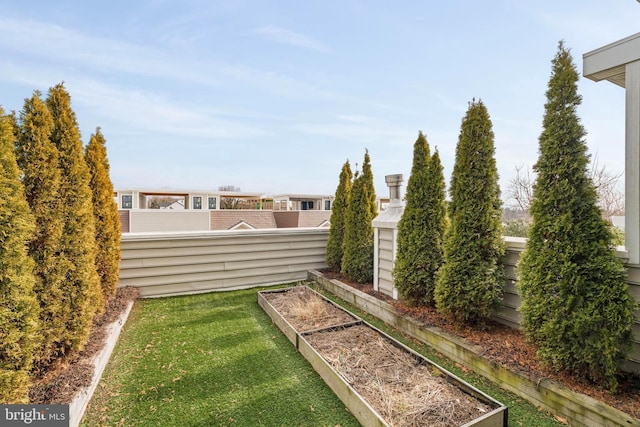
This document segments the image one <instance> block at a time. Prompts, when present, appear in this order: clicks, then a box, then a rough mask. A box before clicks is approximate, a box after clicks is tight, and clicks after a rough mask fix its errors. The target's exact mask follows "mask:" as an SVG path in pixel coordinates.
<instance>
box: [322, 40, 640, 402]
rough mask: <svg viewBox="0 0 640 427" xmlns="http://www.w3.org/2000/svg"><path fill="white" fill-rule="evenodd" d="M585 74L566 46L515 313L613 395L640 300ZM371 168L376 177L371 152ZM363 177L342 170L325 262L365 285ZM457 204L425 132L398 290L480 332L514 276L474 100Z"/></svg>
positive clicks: (491, 158)
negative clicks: (585, 106)
mask: <svg viewBox="0 0 640 427" xmlns="http://www.w3.org/2000/svg"><path fill="white" fill-rule="evenodd" d="M578 79H579V74H578V72H577V69H576V66H575V64H574V63H573V59H572V57H571V54H570V51H569V49H567V48H566V47H565V46H564V44H563V43H562V42H560V43H559V46H558V51H557V54H556V56H555V57H554V58H553V60H552V73H551V77H550V80H549V82H548V89H547V92H546V97H547V102H546V104H545V111H544V116H543V130H542V133H541V135H540V137H539V139H538V144H539V157H538V160H537V162H536V163H535V165H534V166H533V169H534V172H535V173H536V179H535V182H534V183H533V184H532V185H531V186H530V193H529V196H530V201H531V203H530V210H531V225H530V226H529V227H528V228H527V230H526V233H527V234H526V235H527V237H528V240H527V243H526V247H525V250H524V252H523V254H522V256H521V259H520V262H519V264H518V268H517V274H518V283H517V285H518V288H519V293H520V296H521V298H522V304H521V307H520V308H519V310H520V312H521V314H522V330H523V332H524V334H525V336H526V337H527V339H528V340H529V341H530V342H532V343H533V344H534V345H536V347H537V349H538V351H537V355H538V357H539V359H540V361H541V362H542V363H543V364H545V365H546V366H549V367H551V368H552V369H555V370H558V371H564V372H567V373H569V374H572V375H575V376H577V377H578V378H586V379H588V380H590V381H592V382H594V383H596V384H598V385H600V386H602V387H605V388H607V389H609V390H611V391H614V390H615V389H616V387H617V379H616V373H617V372H618V369H619V368H620V365H621V363H622V362H623V361H624V360H625V358H626V355H627V354H628V351H629V350H630V349H631V344H632V326H633V311H634V310H635V308H636V307H637V303H636V302H635V300H634V299H633V297H632V296H631V295H630V291H629V288H628V286H627V284H626V283H625V270H624V266H623V264H622V261H621V260H620V259H618V258H617V257H616V255H615V253H614V251H613V250H612V249H613V242H614V237H615V236H614V234H613V231H612V229H611V226H610V224H609V223H608V222H607V220H606V218H605V217H604V216H603V212H602V210H601V208H600V207H599V205H598V198H597V193H596V190H597V187H596V185H595V184H594V175H593V173H592V172H590V170H589V159H590V156H589V154H588V150H587V146H586V142H585V138H584V137H585V134H586V133H585V130H584V128H583V127H582V125H581V123H580V120H579V118H578V116H577V112H576V110H577V107H578V105H579V104H580V102H581V96H580V95H579V94H578V93H577V82H578ZM365 164H367V167H368V168H369V170H370V165H369V157H368V153H367V155H366V157H365ZM364 170H365V167H364V165H363V174H362V175H360V176H358V174H357V173H356V177H355V178H354V179H353V180H352V174H351V170H350V165H349V162H348V161H347V162H346V163H345V164H344V166H343V168H342V171H341V173H340V179H339V185H338V187H337V189H336V194H335V201H334V204H333V208H332V214H331V228H330V232H329V239H328V242H327V264H328V265H329V266H330V267H331V268H332V269H334V270H336V271H340V272H342V273H343V274H344V275H345V276H346V277H347V279H349V280H352V281H356V282H360V283H366V282H370V281H371V278H372V277H373V263H372V259H373V230H372V226H371V220H372V219H373V217H372V216H371V215H372V211H371V208H370V203H371V201H370V200H369V199H368V196H369V195H370V194H371V193H367V191H373V190H369V189H368V187H365V186H364V182H363V181H364V179H365V178H364V177H365V173H364ZM367 185H368V184H367ZM371 185H372V184H371ZM527 190H529V188H527ZM449 197H450V200H449V201H448V202H447V201H446V200H445V181H444V177H443V173H442V165H441V162H440V157H439V153H438V151H437V150H436V151H435V152H434V154H433V155H432V154H431V153H430V147H429V144H428V142H427V139H426V137H425V136H424V135H423V134H422V132H420V133H419V135H418V138H417V140H416V142H415V144H414V146H413V165H412V169H411V175H410V178H409V182H408V185H407V191H406V195H405V203H406V205H405V209H404V212H403V215H402V218H401V219H400V221H399V223H398V232H397V251H396V257H395V263H394V269H393V280H394V286H395V287H396V288H397V289H398V291H399V294H400V297H401V298H402V299H404V300H406V301H407V302H408V303H410V304H413V305H426V306H432V307H435V309H436V310H437V311H438V312H440V313H442V314H443V315H445V316H447V317H448V318H449V319H450V320H451V321H453V322H457V323H460V324H467V325H470V326H472V327H484V326H485V324H486V322H487V321H488V320H489V318H490V317H491V316H492V315H493V314H495V312H496V310H497V308H498V305H499V303H500V301H501V300H502V296H503V292H504V286H505V282H506V277H505V272H504V268H503V257H504V255H505V244H504V241H503V239H502V234H503V226H502V202H501V198H500V188H499V184H498V172H497V167H496V161H495V148H494V133H493V129H492V123H491V119H490V116H489V113H488V110H487V108H486V106H485V105H484V103H483V102H482V101H480V100H478V101H476V100H475V99H474V100H473V101H472V102H470V103H469V108H468V110H467V113H466V115H465V116H464V118H463V120H462V124H461V129H460V133H459V137H458V143H457V146H456V153H455V163H454V168H453V172H452V175H451V180H450V183H449ZM605 214H606V213H605ZM355 252H358V253H359V254H358V255H357V256H355V255H354V253H355ZM354 260H357V261H354ZM354 264H355V266H357V267H358V268H355V267H354Z"/></svg>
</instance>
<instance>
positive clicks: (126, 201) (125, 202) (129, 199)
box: [122, 194, 133, 209]
mask: <svg viewBox="0 0 640 427" xmlns="http://www.w3.org/2000/svg"><path fill="white" fill-rule="evenodd" d="M132 207H133V196H132V195H130V194H127V195H123V196H122V209H131V208H132Z"/></svg>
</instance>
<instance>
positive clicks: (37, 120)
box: [0, 83, 120, 403]
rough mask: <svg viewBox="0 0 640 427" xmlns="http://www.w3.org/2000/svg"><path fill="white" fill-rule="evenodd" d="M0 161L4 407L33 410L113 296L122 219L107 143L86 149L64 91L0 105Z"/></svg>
mask: <svg viewBox="0 0 640 427" xmlns="http://www.w3.org/2000/svg"><path fill="white" fill-rule="evenodd" d="M0 163H1V166H2V167H1V172H0V403H28V401H29V394H28V393H29V387H30V386H31V384H32V381H33V380H34V379H35V378H38V377H42V376H43V375H44V374H45V373H46V372H47V370H48V369H49V368H50V367H51V366H52V365H53V364H55V363H56V362H57V361H60V360H63V359H64V358H66V357H70V356H72V355H74V354H77V352H79V351H80V350H82V348H83V347H84V345H85V344H86V342H87V339H88V337H89V332H90V328H91V325H92V322H93V319H94V317H95V316H96V315H97V314H98V313H101V312H102V311H103V310H104V307H105V304H106V302H108V301H109V300H110V299H111V298H112V297H113V296H114V295H115V292H116V287H117V284H118V275H119V263H120V220H119V218H118V210H117V205H116V203H115V201H114V199H113V184H112V183H111V179H110V176H109V162H108V160H107V151H106V141H105V138H104V136H103V134H102V132H101V130H100V128H97V129H96V131H95V133H94V134H92V135H91V137H90V138H89V142H88V144H87V145H86V146H83V143H82V140H81V137H80V130H79V126H78V123H77V120H76V116H75V113H74V112H73V110H72V108H71V96H70V95H69V93H68V92H67V90H66V88H65V87H64V84H63V83H60V84H57V85H55V86H53V87H51V88H50V89H49V91H48V93H47V97H46V98H45V99H43V97H42V94H41V93H40V92H38V91H35V92H34V93H33V95H32V96H31V97H30V98H27V99H25V101H24V105H23V108H22V110H21V111H20V112H19V114H16V113H10V114H7V113H5V111H4V110H3V109H2V108H1V107H0Z"/></svg>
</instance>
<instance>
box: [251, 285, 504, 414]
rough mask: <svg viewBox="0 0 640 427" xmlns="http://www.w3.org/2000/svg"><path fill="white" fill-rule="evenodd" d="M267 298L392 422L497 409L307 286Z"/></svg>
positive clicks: (372, 405)
mask: <svg viewBox="0 0 640 427" xmlns="http://www.w3.org/2000/svg"><path fill="white" fill-rule="evenodd" d="M262 296H263V298H264V299H266V300H267V301H268V302H269V304H271V306H272V307H273V308H274V309H275V310H276V311H277V312H278V313H279V314H280V315H281V316H282V317H283V318H285V319H286V320H287V322H288V323H289V324H290V325H291V326H292V327H293V328H294V329H295V330H296V331H297V332H299V333H304V332H305V331H309V332H308V333H306V334H305V340H306V341H307V342H308V343H309V344H310V345H311V346H312V347H313V348H314V349H315V350H316V351H317V352H318V353H319V354H321V355H322V357H323V358H324V359H325V361H326V362H327V363H329V364H330V365H331V366H332V367H333V368H334V369H335V370H336V371H337V372H338V373H340V374H341V376H342V378H343V379H344V380H345V381H346V382H347V383H348V384H349V385H350V386H351V387H353V388H354V389H355V390H356V391H357V392H358V393H359V394H360V396H362V398H363V399H364V400H365V401H366V402H367V403H369V405H371V407H373V408H374V409H375V410H376V412H377V413H378V414H380V416H381V417H382V418H383V419H384V420H385V421H387V422H388V423H389V424H390V425H393V426H396V427H414V426H433V427H449V426H459V425H463V424H466V423H468V422H470V421H472V420H475V419H476V418H479V417H481V416H483V415H484V414H487V413H488V412H491V411H492V410H493V407H492V406H490V405H489V404H487V403H485V402H482V401H480V400H478V399H476V398H475V397H473V396H471V395H469V394H467V393H465V392H464V391H462V390H461V389H460V388H459V387H457V386H456V385H454V384H452V383H450V382H449V381H447V379H446V378H445V376H444V375H443V373H442V372H440V370H439V369H437V368H436V367H434V366H431V365H429V364H427V363H425V362H424V361H423V360H418V359H417V358H415V357H414V356H413V355H412V354H411V353H409V352H408V351H406V350H405V349H403V348H400V347H398V346H395V345H394V344H393V343H392V342H391V341H390V340H388V339H387V338H385V337H384V336H382V335H380V334H379V333H378V332H377V331H375V330H374V329H372V328H370V327H368V326H366V325H364V324H361V323H355V321H356V319H355V318H354V317H352V316H351V315H350V314H348V313H347V312H346V311H344V310H343V309H341V308H339V307H336V306H335V305H333V304H331V303H330V302H328V301H327V300H325V299H324V298H322V297H321V296H319V295H318V294H317V293H315V292H313V291H312V290H311V289H310V288H308V287H306V286H300V287H294V288H290V289H287V290H285V291H277V292H265V293H263V294H262Z"/></svg>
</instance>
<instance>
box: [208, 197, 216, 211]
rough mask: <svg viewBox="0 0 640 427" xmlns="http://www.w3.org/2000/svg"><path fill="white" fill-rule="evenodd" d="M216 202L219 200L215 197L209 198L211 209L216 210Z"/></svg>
mask: <svg viewBox="0 0 640 427" xmlns="http://www.w3.org/2000/svg"><path fill="white" fill-rule="evenodd" d="M216 201H217V199H216V198H215V197H209V209H215V208H216Z"/></svg>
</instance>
